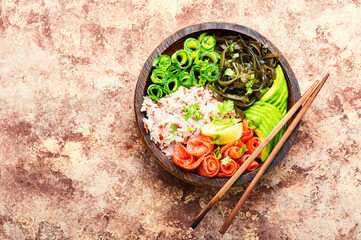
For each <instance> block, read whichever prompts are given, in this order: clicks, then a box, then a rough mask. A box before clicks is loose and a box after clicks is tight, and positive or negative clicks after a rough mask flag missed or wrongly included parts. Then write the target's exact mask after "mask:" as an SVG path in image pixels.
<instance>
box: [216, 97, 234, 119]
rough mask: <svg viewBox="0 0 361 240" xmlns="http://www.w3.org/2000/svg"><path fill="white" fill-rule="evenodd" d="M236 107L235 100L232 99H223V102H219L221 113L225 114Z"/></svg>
mask: <svg viewBox="0 0 361 240" xmlns="http://www.w3.org/2000/svg"><path fill="white" fill-rule="evenodd" d="M233 108H234V102H233V101H232V100H225V101H223V104H222V105H220V104H218V109H219V112H220V113H221V115H225V114H227V113H229V112H231V111H232V110H233Z"/></svg>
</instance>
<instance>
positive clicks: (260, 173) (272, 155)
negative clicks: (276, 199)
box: [219, 73, 330, 234]
mask: <svg viewBox="0 0 361 240" xmlns="http://www.w3.org/2000/svg"><path fill="white" fill-rule="evenodd" d="M329 75H330V74H328V73H327V74H326V76H325V77H324V78H323V79H322V81H321V83H320V84H319V85H318V86H317V88H316V89H315V91H314V92H313V93H312V94H311V96H310V97H309V98H308V99H307V101H306V102H305V104H304V105H303V107H302V109H301V110H300V112H299V113H298V114H297V115H296V117H295V118H294V120H293V121H292V122H291V124H290V125H289V126H288V128H287V130H286V131H285V133H284V134H283V136H282V137H281V139H280V140H279V141H278V143H277V144H276V146H275V147H274V149H273V150H272V152H271V153H270V155H269V156H268V158H267V159H266V161H265V162H264V163H263V164H262V166H261V168H260V170H259V171H258V173H257V174H256V176H255V177H254V178H253V180H252V182H251V183H250V184H249V185H248V187H247V189H246V191H245V192H244V193H243V195H242V197H241V198H240V199H239V201H238V203H237V204H236V206H235V207H234V208H233V210H232V212H231V214H230V215H229V216H228V218H227V219H226V221H225V222H224V224H223V226H222V227H221V229H220V230H219V232H220V233H222V234H224V233H225V232H226V231H227V229H228V227H229V226H230V225H231V223H232V221H233V219H234V218H235V217H236V215H237V214H238V212H239V210H240V209H241V207H242V206H243V204H244V203H245V201H246V200H247V198H248V196H249V195H250V193H251V192H252V190H253V189H254V188H255V186H256V184H257V183H258V181H259V180H260V179H261V177H262V176H263V174H264V173H265V171H266V170H267V168H268V166H269V165H270V164H271V163H272V161H273V159H274V158H275V157H276V155H277V153H278V152H279V150H280V149H281V148H282V146H283V144H284V143H285V142H286V140H287V139H288V137H289V136H290V135H291V133H292V132H293V130H294V129H295V128H296V126H297V124H298V123H299V122H300V120H301V118H302V116H303V115H304V114H305V112H306V111H307V109H308V108H309V107H310V105H311V104H312V102H313V100H314V99H315V98H316V96H317V94H318V93H319V92H320V90H321V88H322V87H323V85H324V84H325V82H326V80H327V78H328V77H329Z"/></svg>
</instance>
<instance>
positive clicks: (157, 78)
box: [150, 68, 168, 84]
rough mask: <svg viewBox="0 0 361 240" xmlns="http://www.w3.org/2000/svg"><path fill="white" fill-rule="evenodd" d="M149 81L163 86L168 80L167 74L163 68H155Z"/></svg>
mask: <svg viewBox="0 0 361 240" xmlns="http://www.w3.org/2000/svg"><path fill="white" fill-rule="evenodd" d="M150 79H151V80H152V82H153V83H157V84H164V83H165V82H166V81H167V79H168V74H167V72H166V70H165V69H164V68H156V69H154V70H153V71H152V75H151V76H150Z"/></svg>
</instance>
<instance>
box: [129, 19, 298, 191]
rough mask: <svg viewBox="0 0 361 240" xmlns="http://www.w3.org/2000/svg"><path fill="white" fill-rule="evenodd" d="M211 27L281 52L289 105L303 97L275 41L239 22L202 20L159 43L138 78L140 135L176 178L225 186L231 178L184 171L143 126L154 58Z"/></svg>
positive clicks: (247, 178) (245, 176)
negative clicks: (290, 97) (237, 34)
mask: <svg viewBox="0 0 361 240" xmlns="http://www.w3.org/2000/svg"><path fill="white" fill-rule="evenodd" d="M211 30H222V31H225V30H228V31H233V32H236V33H240V34H243V35H246V36H248V37H251V38H253V39H256V40H258V41H260V42H261V43H262V44H264V45H265V44H268V46H269V47H270V49H271V51H273V52H278V53H279V54H280V64H281V66H282V68H283V71H284V73H285V76H286V79H287V83H288V87H289V89H290V88H291V90H292V91H290V96H293V99H291V101H290V100H289V104H288V105H290V104H291V105H293V104H294V103H295V102H296V101H297V100H298V99H299V98H300V96H301V93H300V89H299V86H298V82H297V79H296V77H295V74H294V73H293V71H292V69H291V67H290V65H289V64H288V62H287V60H286V59H285V57H284V56H283V54H282V53H281V51H280V50H279V49H278V48H277V47H276V46H275V45H274V44H272V43H271V42H270V41H269V40H268V39H266V38H265V37H264V36H262V35H261V34H260V33H258V32H256V31H254V30H252V29H250V28H248V27H245V26H242V25H238V24H233V23H225V22H208V23H202V24H196V25H192V26H189V27H186V28H183V29H181V30H179V31H177V32H176V33H174V34H172V35H171V36H170V37H168V38H167V39H165V40H164V41H163V42H162V43H160V44H159V45H158V47H157V48H156V49H155V50H154V51H153V52H152V53H151V54H150V56H149V57H148V59H147V61H146V62H145V63H144V66H143V68H142V70H141V72H140V75H139V77H138V81H137V84H136V89H135V94H134V111H135V116H136V122H137V127H138V131H139V135H140V137H141V140H142V142H143V143H144V145H145V146H146V148H147V150H148V152H149V153H150V154H151V155H152V156H153V157H154V158H155V160H156V161H157V162H158V164H159V165H161V166H162V167H163V168H164V169H165V170H167V171H168V172H169V173H171V174H172V175H174V176H176V177H177V178H179V179H181V180H183V181H185V182H188V183H191V184H195V185H199V186H207V187H222V186H223V185H224V184H225V183H226V182H227V180H228V178H206V177H202V176H200V175H197V174H195V173H189V172H187V171H184V170H183V169H181V168H179V167H178V166H176V165H175V164H174V163H173V162H172V160H171V159H170V158H167V157H166V156H165V155H164V154H163V153H162V152H161V150H160V149H159V148H158V147H157V146H156V145H155V144H154V143H153V142H152V141H151V140H150V137H149V135H148V134H146V133H145V130H144V127H143V125H144V124H143V120H142V119H143V117H144V113H142V112H141V111H140V109H141V105H142V102H143V96H144V94H145V92H146V89H145V86H146V83H147V80H149V74H150V71H151V69H152V61H153V60H154V59H155V58H156V57H157V56H158V55H159V54H161V53H163V52H164V51H165V50H166V49H167V48H168V47H170V46H171V45H172V44H173V43H175V42H177V41H178V40H180V39H182V38H183V37H186V36H187V35H189V34H193V33H196V32H202V31H211ZM298 128H299V124H298V125H297V127H296V128H295V130H294V131H293V132H292V134H291V135H290V137H289V138H288V140H287V141H286V142H285V144H284V146H283V147H282V148H281V150H280V151H279V153H278V154H277V156H276V157H275V159H274V160H273V162H272V164H271V165H270V166H269V167H268V169H267V172H268V171H270V170H271V169H272V168H274V167H275V166H276V164H277V163H278V162H279V161H280V160H281V159H283V157H284V156H285V155H286V153H287V151H288V150H289V149H290V147H291V145H292V144H293V141H294V140H295V138H296V136H297V132H298ZM257 172H258V169H257V170H256V171H253V172H250V173H247V174H243V175H242V176H241V177H240V178H239V179H238V180H237V181H236V182H235V183H234V184H233V186H240V185H242V184H245V183H247V182H250V181H251V180H252V179H253V177H254V176H255V175H256V173H257Z"/></svg>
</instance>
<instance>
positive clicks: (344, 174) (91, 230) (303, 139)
mask: <svg viewBox="0 0 361 240" xmlns="http://www.w3.org/2000/svg"><path fill="white" fill-rule="evenodd" d="M0 2H1V6H0V15H1V18H0V238H1V239H25V238H26V239H220V238H222V235H221V234H219V233H218V230H219V228H220V227H221V225H222V224H223V221H224V220H225V218H226V217H227V216H228V214H229V213H230V211H231V210H232V208H233V206H234V205H235V204H236V202H237V201H238V199H239V197H240V196H241V194H242V192H243V190H244V189H245V188H244V187H240V188H235V189H232V190H231V191H229V192H228V193H227V194H226V195H225V196H224V198H223V199H222V200H221V201H220V202H219V203H218V204H217V205H216V206H215V207H214V208H213V209H212V210H211V211H210V212H209V214H208V215H207V216H206V217H205V219H204V220H203V221H202V223H201V224H200V225H199V226H198V228H197V229H196V230H194V231H191V230H189V229H188V227H187V224H188V222H189V221H190V220H191V219H192V218H193V217H194V216H195V215H196V214H197V213H198V212H199V211H200V210H201V208H203V207H204V206H205V205H206V204H207V202H208V201H209V200H210V199H211V198H212V196H213V195H214V194H215V193H216V192H217V190H216V189H209V188H201V187H195V186H192V185H189V184H187V183H184V182H182V181H180V180H178V179H176V178H174V177H173V176H171V175H170V174H168V173H167V172H166V171H165V170H163V169H162V168H161V167H160V166H158V165H157V164H156V162H155V160H154V159H152V158H151V157H150V154H149V153H148V152H147V151H146V148H145V147H144V146H143V144H142V142H141V140H140V138H139V135H138V131H137V129H136V124H135V116H134V110H133V97H134V89H135V85H136V81H137V77H138V74H139V72H140V70H141V68H142V65H143V63H144V62H145V61H146V59H147V57H148V56H149V55H150V53H151V52H152V51H153V49H154V48H155V47H156V46H157V45H158V44H159V43H161V41H163V39H165V38H166V37H168V36H170V35H171V34H172V33H174V32H176V31H177V30H179V29H181V28H183V27H186V26H189V25H192V24H197V23H201V22H209V21H225V22H232V23H237V24H241V25H245V26H248V27H250V28H252V29H254V30H256V31H258V32H260V33H261V34H262V35H264V36H265V37H267V38H268V39H269V40H270V41H272V42H273V43H274V44H275V45H276V46H277V47H278V48H279V49H280V50H281V51H282V53H283V54H284V55H285V57H286V58H287V60H288V61H289V63H290V65H291V66H292V68H293V70H294V72H295V75H296V77H297V79H298V82H299V85H300V89H301V93H304V92H305V91H306V89H307V88H308V87H309V86H310V85H311V84H312V83H313V82H314V81H315V80H320V79H321V78H322V76H323V75H324V74H326V72H330V74H331V76H330V78H329V80H328V82H327V83H326V85H325V86H324V88H323V89H322V90H321V92H320V94H319V96H318V97H317V98H316V100H315V102H314V104H313V105H312V106H311V108H310V109H309V110H308V112H307V113H306V115H305V116H304V118H303V120H302V122H301V125H300V129H299V132H298V136H297V138H296V140H295V144H294V145H293V146H292V148H291V150H290V151H289V152H288V154H287V155H286V157H285V158H284V159H283V160H282V161H281V162H280V163H279V164H278V165H277V167H276V168H274V169H273V170H272V171H271V172H269V173H267V174H266V175H265V176H264V177H263V178H262V180H261V181H260V183H259V184H258V186H257V187H256V189H255V191H254V192H253V193H252V194H251V196H250V198H249V199H248V200H247V202H246V204H245V205H244V207H243V208H242V209H241V212H240V213H239V214H238V216H237V217H236V219H235V221H234V222H233V224H232V226H231V227H230V228H229V230H228V232H227V233H226V234H225V235H224V236H223V238H222V239H361V225H360V222H361V198H360V196H361V170H360V169H361V163H360V157H361V156H360V155H361V154H360V151H359V149H360V145H361V128H360V126H361V120H360V118H361V81H360V73H361V67H360V66H361V57H360V56H361V17H360V16H361V4H360V1H355V0H353V1H352V0H345V1H331V0H327V1H316V0H315V1H307V0H292V1H277V3H276V1H257V2H256V1H252V2H253V3H249V2H250V1H204V2H203V3H200V2H201V1H190V0H187V1H179V2H178V3H177V2H175V1H170V0H146V1H143V0H134V1H131V0H124V1H122V0H120V1H117V0H109V1H99V0H98V1H97V0H73V1H70V0H59V1H55V0H54V1H50V0H49V1H45V0H43V1H35V0H31V1H30V0H20V1H8V0H2V1H0ZM319 2H323V3H319Z"/></svg>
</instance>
